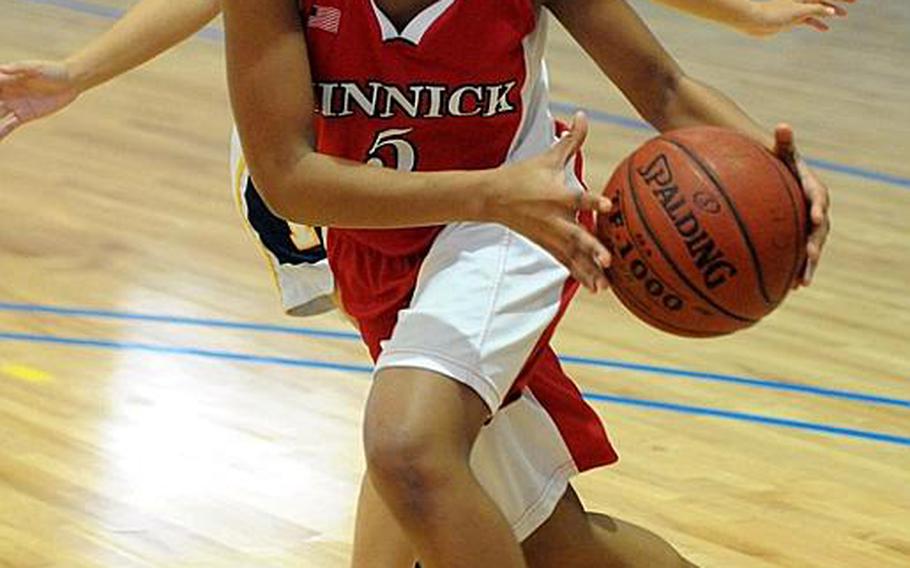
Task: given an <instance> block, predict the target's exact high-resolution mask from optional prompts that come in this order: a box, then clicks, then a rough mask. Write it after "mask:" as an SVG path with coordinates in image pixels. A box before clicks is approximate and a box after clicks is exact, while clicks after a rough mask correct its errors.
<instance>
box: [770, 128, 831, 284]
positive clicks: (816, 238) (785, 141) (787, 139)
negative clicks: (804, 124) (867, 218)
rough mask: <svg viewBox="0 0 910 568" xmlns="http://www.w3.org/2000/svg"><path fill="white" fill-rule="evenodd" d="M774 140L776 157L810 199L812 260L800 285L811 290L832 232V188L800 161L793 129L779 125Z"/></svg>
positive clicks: (810, 252)
mask: <svg viewBox="0 0 910 568" xmlns="http://www.w3.org/2000/svg"><path fill="white" fill-rule="evenodd" d="M774 140H775V145H774V146H775V147H774V151H775V153H776V154H777V156H778V157H779V158H780V159H781V160H783V161H784V163H785V164H787V166H789V167H790V170H791V171H792V172H793V173H794V174H795V175H796V176H797V179H799V183H800V185H801V186H802V188H803V191H804V192H805V193H806V199H808V200H809V218H810V219H811V222H812V229H811V230H810V231H809V242H808V244H807V245H806V254H807V256H808V261H807V262H806V270H805V272H803V275H802V279H801V281H800V282H799V285H802V286H808V285H809V284H811V283H812V277H813V275H814V274H815V269H816V268H818V263H819V261H820V260H821V256H822V248H824V246H825V240H826V239H827V238H828V232H829V231H830V230H831V219H830V217H829V214H828V209H829V207H830V205H831V201H830V199H829V196H828V188H827V187H826V186H825V184H824V183H822V182H821V180H819V179H818V177H817V176H816V175H815V173H814V172H813V171H812V170H810V169H809V166H808V165H806V162H805V161H804V160H803V159H802V158H800V157H799V154H798V153H797V152H796V143H795V142H794V138H793V129H792V128H791V127H790V126H789V125H787V124H780V125H778V127H777V128H776V129H775V131H774Z"/></svg>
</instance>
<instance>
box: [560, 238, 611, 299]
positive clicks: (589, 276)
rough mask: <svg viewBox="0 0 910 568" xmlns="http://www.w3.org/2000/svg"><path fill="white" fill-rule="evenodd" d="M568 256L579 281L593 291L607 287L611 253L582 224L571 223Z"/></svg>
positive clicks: (571, 268)
mask: <svg viewBox="0 0 910 568" xmlns="http://www.w3.org/2000/svg"><path fill="white" fill-rule="evenodd" d="M568 247H569V248H568V256H569V258H570V259H571V263H570V265H569V269H570V270H571V271H572V273H573V274H575V275H576V278H577V279H578V280H579V282H581V283H583V284H584V285H585V287H587V288H588V289H590V290H591V291H593V292H597V291H599V290H603V289H604V288H606V287H607V285H608V283H607V277H606V274H604V268H605V267H607V266H609V264H610V253H609V252H608V251H607V249H606V247H604V246H603V244H602V243H601V242H600V241H599V240H597V238H595V237H594V235H592V234H591V233H589V232H588V231H587V230H585V229H584V227H582V226H581V225H578V224H576V223H571V227H570V233H569V240H568Z"/></svg>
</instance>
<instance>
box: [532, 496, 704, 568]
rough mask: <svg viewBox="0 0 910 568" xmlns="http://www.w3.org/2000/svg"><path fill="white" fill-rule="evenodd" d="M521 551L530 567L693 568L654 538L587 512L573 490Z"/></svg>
mask: <svg viewBox="0 0 910 568" xmlns="http://www.w3.org/2000/svg"><path fill="white" fill-rule="evenodd" d="M522 546H523V547H524V551H525V556H526V558H527V559H528V566H529V567H530V568H600V567H603V568H607V567H609V568H695V564H692V563H691V562H689V561H687V560H686V559H684V558H683V557H682V556H680V554H679V553H678V552H676V550H674V548H673V547H672V546H671V545H670V544H669V543H668V542H667V541H665V540H663V539H662V538H660V537H659V536H657V535H656V534H654V533H652V532H649V531H647V530H645V529H643V528H641V527H638V526H636V525H633V524H631V523H627V522H625V521H621V520H618V519H614V518H611V517H609V516H607V515H603V514H599V513H586V512H585V510H584V507H583V506H582V504H581V502H580V501H579V500H578V496H577V495H576V494H575V491H574V490H573V489H572V488H571V487H569V489H568V490H567V491H566V493H565V495H563V498H562V500H561V501H560V502H559V504H558V505H557V507H556V510H555V511H554V512H553V515H552V516H551V517H550V518H549V519H548V520H547V522H546V523H544V524H543V525H542V526H541V527H540V528H539V529H537V530H536V531H535V532H534V534H532V535H531V536H530V537H528V539H527V540H525V542H524V544H523V545H522Z"/></svg>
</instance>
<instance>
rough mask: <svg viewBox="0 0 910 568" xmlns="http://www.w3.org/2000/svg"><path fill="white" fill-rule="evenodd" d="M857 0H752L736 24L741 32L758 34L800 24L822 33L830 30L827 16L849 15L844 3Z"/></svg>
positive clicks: (771, 32) (778, 30)
mask: <svg viewBox="0 0 910 568" xmlns="http://www.w3.org/2000/svg"><path fill="white" fill-rule="evenodd" d="M854 1H855V0H769V1H767V2H754V1H753V2H752V5H753V8H752V10H751V12H750V14H749V16H747V17H746V18H745V19H743V20H742V21H741V22H739V23H737V24H736V27H737V28H739V30H740V31H742V32H744V33H747V34H749V35H754V36H769V35H774V34H776V33H778V32H782V31H785V30H789V29H791V28H794V27H796V26H809V27H810V28H814V29H816V30H818V31H820V32H826V31H828V29H829V27H828V24H827V23H826V22H825V20H826V19H828V18H831V17H835V16H839V17H844V16H846V15H847V10H846V9H845V8H844V7H843V6H842V4H845V3H846V4H852V3H853V2H854Z"/></svg>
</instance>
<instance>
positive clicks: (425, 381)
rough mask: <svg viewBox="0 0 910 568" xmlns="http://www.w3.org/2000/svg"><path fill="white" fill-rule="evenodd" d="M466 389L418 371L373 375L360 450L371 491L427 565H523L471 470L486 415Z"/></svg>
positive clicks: (511, 537) (435, 567)
mask: <svg viewBox="0 0 910 568" xmlns="http://www.w3.org/2000/svg"><path fill="white" fill-rule="evenodd" d="M488 412H489V411H488V409H487V407H486V405H485V404H484V402H483V401H482V400H481V398H480V397H479V396H478V395H477V394H476V393H474V391H472V390H471V389H470V388H468V387H466V386H464V385H462V384H461V383H458V382H456V381H454V380H451V379H449V378H447V377H444V376H442V375H439V374H436V373H432V372H430V371H426V370H422V369H411V368H388V369H383V370H381V371H380V372H379V373H377V376H376V379H375V381H374V382H373V387H372V390H371V392H370V398H369V401H368V402H367V409H366V416H365V421H364V445H365V449H366V455H367V472H368V475H369V477H370V481H371V482H372V483H373V484H374V487H375V488H376V491H377V492H378V493H379V495H380V496H381V497H382V499H383V501H385V503H386V504H387V505H388V507H389V509H390V510H391V511H392V514H393V515H394V516H395V518H397V519H398V521H399V522H400V523H401V526H402V527H403V528H404V530H405V532H406V533H407V535H408V538H409V539H410V540H411V542H412V543H413V544H414V546H415V548H416V550H417V552H418V556H419V557H420V558H421V561H422V562H423V563H424V564H425V565H426V566H428V567H431V568H443V567H445V568H449V567H453V568H454V567H465V568H468V567H470V568H475V567H477V566H496V567H497V568H522V567H524V566H526V564H525V562H524V558H523V556H522V552H521V548H520V547H519V545H518V542H517V541H516V539H515V536H514V535H513V533H512V529H511V528H510V527H509V524H508V522H506V520H505V518H504V517H503V516H502V514H501V513H500V512H499V510H498V509H497V507H496V505H495V504H494V503H493V501H492V500H491V499H490V498H489V497H488V496H487V494H486V493H485V492H484V490H483V488H482V487H481V486H480V485H479V484H478V483H477V480H476V479H475V478H474V475H473V474H472V473H471V469H470V464H469V458H470V452H471V447H472V446H473V444H474V441H475V439H476V437H477V434H478V433H479V431H480V428H481V426H482V425H483V423H484V421H485V420H486V418H487V416H488Z"/></svg>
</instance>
